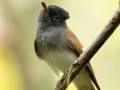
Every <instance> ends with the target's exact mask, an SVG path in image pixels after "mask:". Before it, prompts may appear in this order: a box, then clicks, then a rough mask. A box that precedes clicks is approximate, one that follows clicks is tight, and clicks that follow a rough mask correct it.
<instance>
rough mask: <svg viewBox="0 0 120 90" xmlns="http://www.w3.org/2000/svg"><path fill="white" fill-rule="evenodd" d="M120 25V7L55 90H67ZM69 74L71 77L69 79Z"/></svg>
mask: <svg viewBox="0 0 120 90" xmlns="http://www.w3.org/2000/svg"><path fill="white" fill-rule="evenodd" d="M119 24H120V5H119V7H118V10H117V11H116V12H115V13H114V15H113V16H112V18H111V19H110V20H109V22H108V23H107V25H106V26H105V27H104V28H103V30H102V31H101V33H100V34H99V35H98V36H97V37H96V38H95V40H94V41H93V42H92V43H91V45H90V46H89V47H88V48H87V49H86V50H85V51H84V52H83V53H82V55H81V56H80V57H79V58H78V59H77V60H76V61H75V62H74V63H73V64H72V65H71V67H70V71H69V72H67V71H66V73H65V74H64V75H63V76H62V77H61V79H60V80H59V82H58V84H57V86H56V89H55V90H65V89H66V88H67V87H68V85H67V84H69V83H70V82H71V81H72V80H73V79H74V78H75V77H76V75H77V74H78V73H79V72H80V71H81V70H82V68H83V67H84V66H85V65H86V64H87V63H88V62H89V61H90V59H91V58H92V57H93V56H94V55H95V53H96V52H97V51H98V50H99V49H100V48H101V46H102V45H103V44H104V43H105V42H106V40H107V39H108V38H109V37H110V36H111V34H112V33H113V32H114V31H115V29H116V28H117V27H118V25H119ZM73 70H74V71H73ZM68 74H69V75H70V77H68Z"/></svg>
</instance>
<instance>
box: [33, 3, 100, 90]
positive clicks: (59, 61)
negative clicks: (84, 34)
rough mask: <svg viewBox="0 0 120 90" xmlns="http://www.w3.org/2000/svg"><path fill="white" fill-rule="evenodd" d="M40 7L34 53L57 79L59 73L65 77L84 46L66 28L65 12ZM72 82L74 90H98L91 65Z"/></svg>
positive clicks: (60, 9)
mask: <svg viewBox="0 0 120 90" xmlns="http://www.w3.org/2000/svg"><path fill="white" fill-rule="evenodd" d="M41 4H42V6H43V9H42V10H41V12H40V14H39V15H38V19H37V24H38V26H37V35H36V39H35V42H34V47H35V52H36V54H37V56H38V57H39V58H40V59H41V60H44V61H45V62H46V63H47V64H48V65H49V66H50V68H51V69H52V70H53V71H54V72H55V73H56V74H57V75H58V74H59V72H62V73H64V72H65V70H66V69H67V68H69V67H70V65H71V64H72V63H73V62H74V61H75V60H76V59H77V58H78V57H79V56H80V55H81V53H82V52H83V46H82V45H81V43H80V41H79V40H78V38H77V37H76V36H75V34H74V33H73V32H72V31H71V30H70V29H69V28H68V26H67V24H66V20H67V19H68V18H69V13H68V12H67V11H65V10H64V9H63V8H61V7H58V6H55V5H48V6H47V5H46V4H45V3H44V2H41ZM72 82H73V83H74V85H75V86H76V88H77V90H95V88H94V86H93V83H94V84H95V86H96V87H97V89H98V90H100V87H99V85H98V83H97V80H96V78H95V76H94V72H93V69H92V67H91V65H90V63H88V64H87V65H86V66H85V67H84V68H83V69H82V70H81V72H80V73H79V74H78V76H77V77H76V78H75V79H74V80H73V81H72ZM92 82H93V83H92Z"/></svg>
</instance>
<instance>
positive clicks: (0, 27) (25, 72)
mask: <svg viewBox="0 0 120 90" xmlns="http://www.w3.org/2000/svg"><path fill="white" fill-rule="evenodd" d="M43 1H45V2H47V3H48V4H55V5H58V6H60V7H63V8H64V9H65V10H67V11H68V12H69V14H70V19H69V20H68V21H67V23H68V26H69V28H70V29H71V30H72V31H73V32H74V33H75V34H76V35H77V37H78V38H79V39H80V41H81V42H82V44H83V46H84V47H88V46H89V44H90V43H91V42H92V41H93V40H94V38H95V37H96V36H97V35H98V34H99V33H100V31H101V30H102V29H103V27H104V26H105V25H106V23H107V22H108V20H109V19H110V18H111V16H112V15H113V13H114V12H115V11H116V9H117V7H118V2H119V0H43ZM41 8H42V6H41V5H40V0H0V90H53V89H54V87H55V85H56V82H57V80H58V79H59V78H58V77H57V76H56V75H55V74H54V73H53V71H52V70H51V69H50V68H49V67H48V65H47V64H46V63H45V62H44V61H41V60H39V59H38V58H37V56H36V54H35V52H34V39H35V36H36V18H37V16H38V13H39V11H40V10H41ZM91 63H92V66H93V68H94V71H95V75H96V77H97V80H98V82H99V85H100V87H101V89H102V90H120V26H119V27H118V28H117V30H116V31H115V32H114V33H113V35H112V36H111V37H110V38H109V39H108V40H107V42H106V43H105V44H104V45H103V47H102V48H101V49H100V50H99V51H98V52H97V54H96V55H95V56H94V57H93V58H92V60H91ZM68 90H76V88H75V87H74V85H73V84H71V85H70V86H69V88H68Z"/></svg>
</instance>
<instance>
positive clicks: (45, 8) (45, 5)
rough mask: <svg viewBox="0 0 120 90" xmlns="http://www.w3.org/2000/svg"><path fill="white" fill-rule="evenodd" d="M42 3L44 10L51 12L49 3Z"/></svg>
mask: <svg viewBox="0 0 120 90" xmlns="http://www.w3.org/2000/svg"><path fill="white" fill-rule="evenodd" d="M41 4H42V6H43V8H44V10H45V11H46V12H47V13H49V8H48V5H47V4H46V3H45V2H41Z"/></svg>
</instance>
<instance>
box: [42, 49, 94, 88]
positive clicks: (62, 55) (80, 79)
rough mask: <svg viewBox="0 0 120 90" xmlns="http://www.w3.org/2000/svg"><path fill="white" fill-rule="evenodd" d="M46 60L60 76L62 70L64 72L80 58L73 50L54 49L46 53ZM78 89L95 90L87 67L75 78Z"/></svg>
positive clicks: (74, 81)
mask: <svg viewBox="0 0 120 90" xmlns="http://www.w3.org/2000/svg"><path fill="white" fill-rule="evenodd" d="M44 58H45V62H46V63H47V64H48V65H49V66H50V67H51V69H52V70H53V71H54V72H55V73H56V74H57V75H58V76H59V74H60V72H62V73H64V72H65V71H66V69H68V68H69V67H70V65H71V64H72V63H73V62H74V61H75V60H76V59H77V58H78V57H77V56H76V54H74V53H73V52H72V51H69V52H68V51H62V52H58V51H52V52H49V53H46V55H45V57H44ZM73 83H74V85H75V86H76V87H77V89H78V90H94V89H88V88H89V87H90V88H91V86H92V84H91V79H90V76H89V73H88V71H87V70H86V68H83V69H82V70H81V72H80V73H79V74H78V76H77V77H76V78H75V79H74V80H73Z"/></svg>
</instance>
